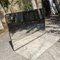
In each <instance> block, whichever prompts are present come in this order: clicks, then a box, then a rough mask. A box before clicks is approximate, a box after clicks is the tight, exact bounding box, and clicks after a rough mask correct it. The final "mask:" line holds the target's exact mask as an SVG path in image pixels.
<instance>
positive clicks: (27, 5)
mask: <svg viewBox="0 0 60 60" xmlns="http://www.w3.org/2000/svg"><path fill="white" fill-rule="evenodd" d="M22 1H23V4H24V10H31V9H33V8H32V3H31V0H22Z"/></svg>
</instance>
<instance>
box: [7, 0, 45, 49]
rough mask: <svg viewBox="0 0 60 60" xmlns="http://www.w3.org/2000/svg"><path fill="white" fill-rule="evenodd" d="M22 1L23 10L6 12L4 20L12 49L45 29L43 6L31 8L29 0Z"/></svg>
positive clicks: (27, 41)
mask: <svg viewBox="0 0 60 60" xmlns="http://www.w3.org/2000/svg"><path fill="white" fill-rule="evenodd" d="M22 2H23V5H24V6H23V7H24V8H23V9H24V10H23V11H19V12H15V13H8V14H6V21H7V24H8V28H9V33H10V37H11V41H12V45H13V49H14V50H16V49H18V48H21V47H23V46H24V45H26V44H28V43H29V42H30V41H32V40H33V39H35V38H37V37H38V36H39V35H36V34H38V31H40V30H44V29H45V20H44V11H43V8H42V7H41V8H39V9H38V8H37V9H35V8H32V2H31V0H22ZM27 4H28V5H27ZM35 35H36V36H35ZM32 36H33V37H32ZM31 37H32V38H31Z"/></svg>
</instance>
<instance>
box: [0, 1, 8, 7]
mask: <svg viewBox="0 0 60 60" xmlns="http://www.w3.org/2000/svg"><path fill="white" fill-rule="evenodd" d="M0 4H1V5H2V6H4V7H8V4H9V2H8V0H0Z"/></svg>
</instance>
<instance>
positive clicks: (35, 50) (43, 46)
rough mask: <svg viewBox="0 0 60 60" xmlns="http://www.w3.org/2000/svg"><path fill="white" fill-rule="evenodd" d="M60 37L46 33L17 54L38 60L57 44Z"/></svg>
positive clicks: (17, 51)
mask: <svg viewBox="0 0 60 60" xmlns="http://www.w3.org/2000/svg"><path fill="white" fill-rule="evenodd" d="M59 39H60V37H58V36H55V35H53V34H49V33H46V34H44V35H43V36H41V37H39V38H37V39H35V40H34V41H33V42H31V43H29V44H27V45H25V46H24V47H22V48H20V49H18V50H16V51H15V52H16V53H18V54H20V55H22V56H24V57H25V58H27V59H30V60H36V59H37V58H38V57H39V56H40V55H41V54H42V53H43V52H44V51H46V50H47V49H48V48H49V47H51V46H52V45H53V44H54V43H56V42H57V41H58V40H59Z"/></svg>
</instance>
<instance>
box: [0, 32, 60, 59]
mask: <svg viewBox="0 0 60 60" xmlns="http://www.w3.org/2000/svg"><path fill="white" fill-rule="evenodd" d="M9 41H10V39H9V36H8V33H4V34H2V35H0V60H27V59H26V58H25V57H23V56H21V55H19V54H17V53H16V52H14V51H13V50H12V48H11V46H10V44H9ZM37 60H60V42H56V43H55V44H54V45H53V46H52V47H51V48H49V49H48V50H46V51H45V52H44V53H43V54H42V55H41V56H39V57H38V59H37Z"/></svg>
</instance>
